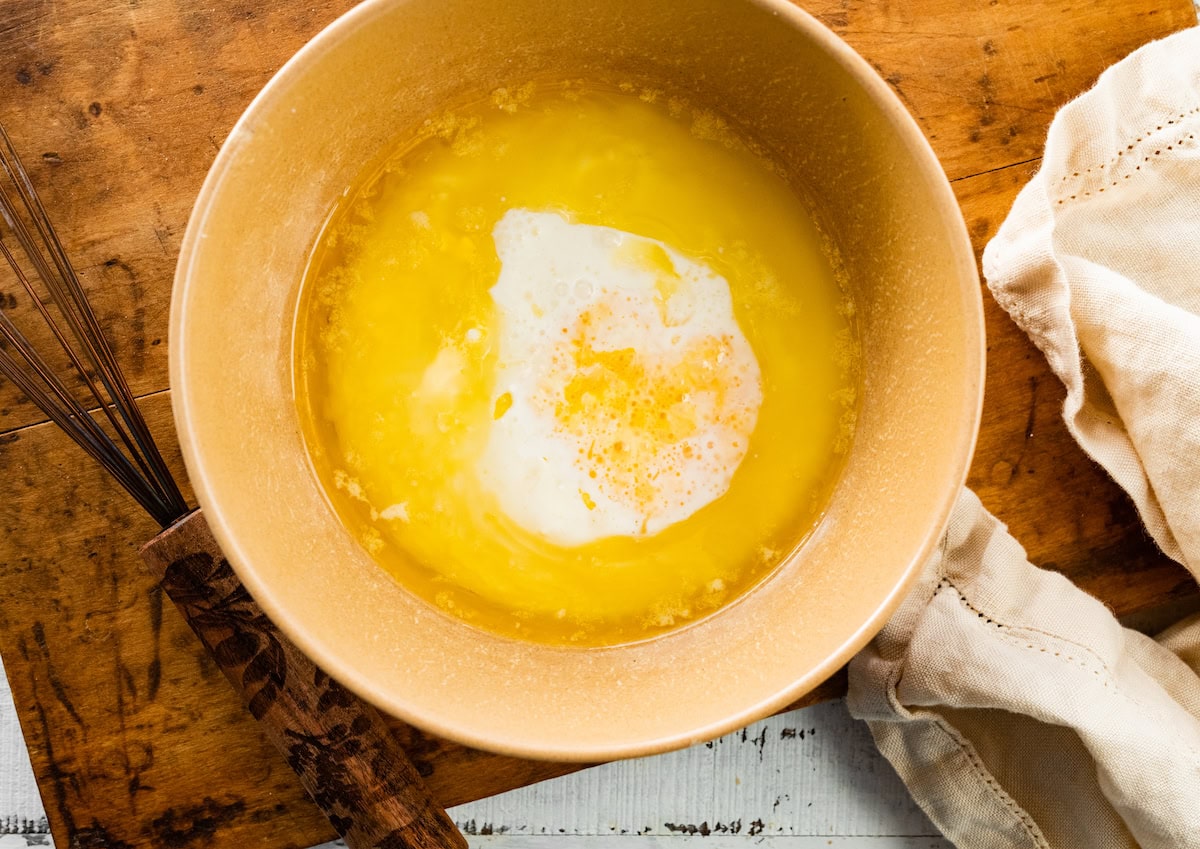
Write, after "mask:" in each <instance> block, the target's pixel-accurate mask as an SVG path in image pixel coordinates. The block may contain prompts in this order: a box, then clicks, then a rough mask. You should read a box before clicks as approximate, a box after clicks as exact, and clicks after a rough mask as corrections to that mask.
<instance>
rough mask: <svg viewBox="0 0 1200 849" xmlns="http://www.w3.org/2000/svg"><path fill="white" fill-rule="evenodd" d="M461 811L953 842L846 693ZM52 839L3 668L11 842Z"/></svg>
mask: <svg viewBox="0 0 1200 849" xmlns="http://www.w3.org/2000/svg"><path fill="white" fill-rule="evenodd" d="M450 814H451V816H452V817H453V818H454V820H455V822H457V823H458V825H459V827H460V828H462V829H463V830H464V831H465V832H466V833H467V835H468V837H469V840H470V843H471V845H472V847H479V848H480V849H590V847H596V846H602V847H604V849H676V847H678V848H679V849H683V847H685V846H693V845H694V849H701V847H703V849H733V847H738V849H740V847H749V846H756V847H764V849H818V848H819V847H820V849H952V847H951V845H950V844H949V843H948V842H946V841H945V840H944V839H943V838H941V837H940V836H937V829H936V828H934V826H933V825H932V824H931V823H930V822H929V820H927V819H926V818H925V816H924V814H922V813H921V811H920V810H919V809H918V808H917V806H916V805H915V804H914V803H913V802H912V800H911V799H910V798H909V796H908V794H907V792H906V791H905V789H904V785H902V784H901V783H900V780H899V779H898V778H897V777H896V774H895V773H894V772H893V771H892V768H891V766H890V765H889V764H888V763H887V762H886V761H885V760H884V759H883V758H882V757H881V756H880V755H879V754H878V753H877V752H876V751H875V747H874V745H873V743H872V742H871V735H870V733H869V732H868V731H867V728H866V726H865V725H863V724H862V723H859V722H856V721H855V720H853V719H851V718H850V716H849V715H848V714H847V713H846V708H845V706H844V705H843V704H842V703H841V702H835V703H831V704H825V705H818V706H816V707H811V708H805V709H804V710H798V711H792V712H791V713H787V714H784V715H782V716H776V717H772V718H771V719H768V720H765V721H763V722H759V723H756V724H754V725H752V726H750V727H749V728H747V729H745V730H744V731H739V732H737V733H735V734H730V735H728V736H725V737H722V738H720V739H719V740H716V741H714V742H712V743H708V744H704V745H700V746H695V747H693V748H691V749H686V750H684V751H681V752H672V753H670V754H666V755H658V756H655V757H650V758H641V759H638V760H632V761H623V762H620V763H613V764H608V765H606V766H602V767H598V768H596V769H592V770H587V771H585V772H581V773H576V774H575V775H569V776H565V777H563V778H558V779H554V780H552V781H547V782H543V783H542V784H538V785H535V786H533V787H526V788H524V789H521V790H514V791H512V792H511V793H505V794H503V795H501V796H494V797H492V798H490V799H485V800H483V801H480V802H474V803H472V804H469V805H462V806H460V807H457V808H453V809H451V811H450ZM51 845H52V842H51V840H50V836H49V834H48V829H47V826H46V818H45V813H44V811H43V809H42V805H41V802H40V800H39V799H38V794H37V788H36V785H35V784H34V780H33V772H32V770H31V768H30V766H29V756H28V754H27V753H26V750H25V743H24V741H23V740H22V738H21V732H20V728H19V727H18V724H17V720H16V715H15V712H14V709H13V705H12V698H11V696H10V695H9V692H8V683H7V680H6V679H4V677H3V675H0V849H26V847H27V846H51ZM339 845H340V844H332V843H331V844H326V846H325V847H322V849H334V847H335V846H339Z"/></svg>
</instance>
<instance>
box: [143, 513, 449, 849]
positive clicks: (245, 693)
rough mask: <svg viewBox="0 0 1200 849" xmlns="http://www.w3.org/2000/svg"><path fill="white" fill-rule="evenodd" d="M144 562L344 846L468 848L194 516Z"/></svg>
mask: <svg viewBox="0 0 1200 849" xmlns="http://www.w3.org/2000/svg"><path fill="white" fill-rule="evenodd" d="M142 557H143V559H144V560H145V561H146V564H147V565H148V566H149V567H150V569H151V570H152V571H153V573H154V575H155V576H156V577H158V578H159V579H160V580H161V581H162V587H163V590H164V591H165V592H166V593H167V595H168V596H170V598H171V600H172V601H174V602H175V606H176V607H178V608H179V611H180V612H181V613H182V614H183V616H184V618H185V619H186V620H187V622H188V624H189V625H190V626H191V628H192V630H193V631H195V632H196V635H197V636H199V637H200V639H201V640H202V641H203V642H204V645H205V646H207V647H208V650H209V652H211V653H212V656H213V658H214V659H215V660H216V662H217V665H218V666H220V667H221V671H222V672H224V673H225V677H226V678H228V679H229V681H230V683H231V684H233V686H234V688H235V689H236V690H238V692H240V693H241V695H242V699H243V700H244V701H245V703H246V706H247V707H248V708H249V710H250V713H251V714H252V715H253V716H254V718H255V719H257V720H258V721H259V722H260V723H261V725H262V727H263V729H264V730H265V731H266V733H267V736H268V737H269V738H270V740H271V742H272V743H273V744H274V745H275V747H276V748H277V749H279V751H280V752H281V753H282V754H283V756H284V757H285V758H286V759H287V762H288V765H289V766H290V767H291V768H292V769H293V770H294V771H295V772H296V774H297V775H298V776H299V777H300V781H301V783H302V784H303V785H304V789H305V790H307V791H308V794H309V796H311V797H312V798H313V800H314V801H315V802H316V803H317V804H318V805H319V806H320V807H321V809H322V810H323V811H324V812H325V815H326V816H327V817H328V818H329V822H330V823H331V824H332V825H333V827H334V828H335V829H336V830H337V831H338V833H339V834H341V836H342V837H343V838H344V839H345V841H346V844H347V846H349V847H350V848H351V849H408V847H412V849H417V847H420V849H466V845H467V843H466V840H465V839H464V838H463V836H462V834H461V833H460V832H459V831H458V830H457V829H456V828H455V827H454V823H453V822H451V821H450V818H449V817H448V816H447V815H446V812H445V811H444V810H443V809H442V808H441V807H440V806H439V805H438V804H437V803H436V802H435V801H434V800H433V798H432V796H430V794H429V791H428V789H427V788H426V787H425V784H424V782H423V781H422V780H421V776H420V775H419V774H418V773H417V770H416V768H415V767H414V766H413V765H412V762H411V761H410V760H409V759H408V756H407V755H406V754H405V753H404V751H403V750H402V749H401V748H400V746H399V745H398V744H397V743H396V741H395V739H394V738H393V736H392V734H391V732H390V731H389V730H388V727H387V725H386V724H385V723H384V721H383V718H382V717H381V716H380V715H379V713H378V712H377V711H376V710H375V709H374V708H372V707H371V706H370V705H368V704H366V703H365V702H363V701H361V700H360V699H358V698H357V697H356V696H354V695H353V694H352V693H350V691H348V690H346V689H345V688H344V687H342V686H341V685H340V684H338V683H337V682H336V681H334V680H333V679H332V678H330V677H329V676H328V675H326V674H325V673H324V672H322V671H321V670H320V669H319V668H318V667H317V666H316V665H315V664H314V663H313V662H312V661H311V660H309V659H308V657H306V656H305V655H304V653H303V652H301V651H300V650H299V649H298V648H296V646H294V645H293V644H292V643H291V641H290V640H288V639H287V637H285V636H284V635H283V634H282V633H281V632H280V631H279V630H278V629H277V628H276V627H275V626H274V625H273V624H272V623H271V621H270V620H269V619H268V618H267V616H266V614H265V613H263V611H262V609H261V608H260V607H259V606H258V605H257V604H256V603H255V602H254V600H253V599H252V598H251V597H250V594H249V593H248V592H247V591H246V588H245V587H244V586H243V585H242V583H241V581H239V580H238V578H237V575H236V574H234V571H233V569H232V568H230V566H229V562H228V561H227V560H226V559H225V556H224V555H223V554H222V553H221V550H220V548H219V547H218V546H217V541H216V540H215V539H214V538H213V535H212V532H211V531H210V530H209V527H208V524H207V523H206V522H205V520H204V516H203V515H202V514H201V512H200V511H199V510H195V511H193V512H191V513H189V514H188V515H186V516H184V517H183V518H182V519H180V520H179V521H177V522H176V523H175V524H173V525H172V526H171V527H169V528H167V529H166V530H165V531H163V532H162V533H161V534H159V535H158V536H157V537H155V538H154V539H152V540H151V541H150V542H148V543H146V545H145V546H143V547H142Z"/></svg>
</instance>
